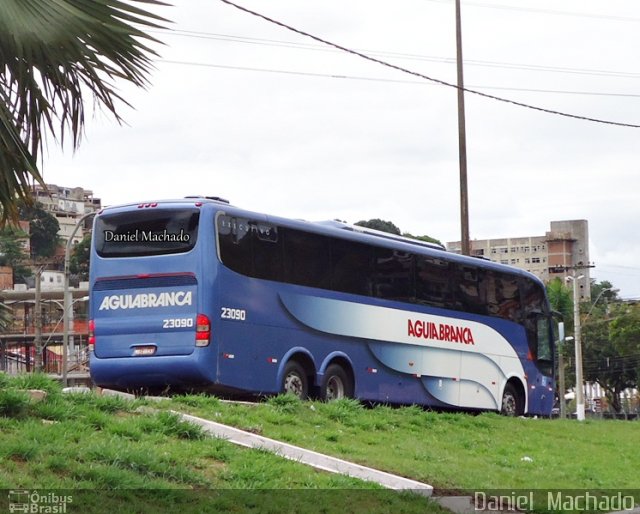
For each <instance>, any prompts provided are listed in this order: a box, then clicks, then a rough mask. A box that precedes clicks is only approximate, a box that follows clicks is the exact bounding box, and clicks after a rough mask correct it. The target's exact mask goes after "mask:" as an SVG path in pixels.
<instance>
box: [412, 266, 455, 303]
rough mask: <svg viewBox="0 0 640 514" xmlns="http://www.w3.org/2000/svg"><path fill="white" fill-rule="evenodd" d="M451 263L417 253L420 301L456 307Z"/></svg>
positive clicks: (417, 285)
mask: <svg viewBox="0 0 640 514" xmlns="http://www.w3.org/2000/svg"><path fill="white" fill-rule="evenodd" d="M450 267H451V264H450V263H449V262H447V261H445V260H442V259H435V258H433V257H424V256H422V255H416V300H417V302H418V303H422V304H425V305H432V306H434V307H442V308H445V309H453V308H455V304H454V301H453V292H452V285H451V283H452V275H451V272H450V271H449V269H450Z"/></svg>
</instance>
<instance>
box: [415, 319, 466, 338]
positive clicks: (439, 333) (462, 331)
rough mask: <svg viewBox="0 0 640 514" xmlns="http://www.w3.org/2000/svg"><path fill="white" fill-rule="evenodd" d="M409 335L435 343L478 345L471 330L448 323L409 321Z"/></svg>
mask: <svg viewBox="0 0 640 514" xmlns="http://www.w3.org/2000/svg"><path fill="white" fill-rule="evenodd" d="M408 334H409V336H411V337H420V338H424V339H431V340H434V341H447V342H449V343H464V344H476V343H475V342H474V341H473V334H472V332H471V329H470V328H468V327H456V326H454V325H448V324H446V323H438V324H435V323H433V322H431V321H422V320H415V321H412V320H409V328H408Z"/></svg>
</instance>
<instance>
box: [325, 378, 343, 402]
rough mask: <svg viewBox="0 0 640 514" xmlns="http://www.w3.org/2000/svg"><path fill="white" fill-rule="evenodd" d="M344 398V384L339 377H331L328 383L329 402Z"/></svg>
mask: <svg viewBox="0 0 640 514" xmlns="http://www.w3.org/2000/svg"><path fill="white" fill-rule="evenodd" d="M341 398H344V384H343V383H342V380H340V378H339V377H336V376H333V377H330V378H329V380H328V381H327V400H339V399H341Z"/></svg>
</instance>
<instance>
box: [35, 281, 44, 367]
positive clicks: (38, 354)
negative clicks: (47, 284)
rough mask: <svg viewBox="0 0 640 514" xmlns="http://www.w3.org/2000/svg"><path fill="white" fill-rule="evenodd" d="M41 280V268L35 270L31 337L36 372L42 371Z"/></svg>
mask: <svg viewBox="0 0 640 514" xmlns="http://www.w3.org/2000/svg"><path fill="white" fill-rule="evenodd" d="M41 282H42V268H40V269H39V270H38V271H36V297H35V310H36V312H35V318H34V320H33V321H34V325H35V327H34V328H35V335H34V337H33V347H34V354H35V355H34V367H35V371H36V373H39V372H40V371H42V367H43V366H42V302H41V294H40V283H41Z"/></svg>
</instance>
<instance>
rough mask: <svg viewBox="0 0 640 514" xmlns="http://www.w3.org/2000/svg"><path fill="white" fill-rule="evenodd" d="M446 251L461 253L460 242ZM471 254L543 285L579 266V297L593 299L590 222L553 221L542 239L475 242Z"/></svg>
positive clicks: (564, 275) (512, 238)
mask: <svg viewBox="0 0 640 514" xmlns="http://www.w3.org/2000/svg"><path fill="white" fill-rule="evenodd" d="M446 246H447V250H449V251H451V252H455V253H460V252H461V244H460V241H455V242H451V243H447V245H446ZM471 255H474V256H477V257H483V258H485V259H489V260H491V261H494V262H500V263H502V264H508V265H510V266H515V267H517V268H521V269H524V270H527V271H530V272H531V273H533V274H535V275H537V276H538V277H539V278H540V279H541V280H542V281H543V282H545V283H546V282H548V281H549V280H551V279H553V278H555V277H560V278H562V279H564V278H565V277H566V276H568V275H573V273H574V270H573V268H574V267H580V269H579V270H578V271H577V273H578V275H582V276H583V278H581V279H579V280H578V285H579V287H580V289H579V291H580V292H579V294H580V297H581V299H582V300H584V301H587V300H590V298H591V287H590V285H591V278H590V274H589V268H588V267H585V268H581V267H582V266H587V265H589V225H588V222H587V220H569V221H552V222H551V224H550V227H549V231H548V232H546V233H545V235H543V236H525V237H508V238H503V239H475V240H473V241H471Z"/></svg>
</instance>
